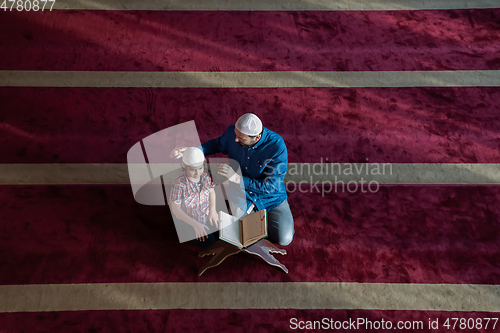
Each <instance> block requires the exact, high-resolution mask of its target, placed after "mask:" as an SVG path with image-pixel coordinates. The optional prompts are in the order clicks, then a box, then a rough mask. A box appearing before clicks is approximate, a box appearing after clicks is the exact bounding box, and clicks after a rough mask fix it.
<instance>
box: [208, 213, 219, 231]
mask: <svg viewBox="0 0 500 333" xmlns="http://www.w3.org/2000/svg"><path fill="white" fill-rule="evenodd" d="M208 220H209V221H210V224H211V225H215V226H216V227H217V228H218V227H219V215H218V214H217V212H216V211H213V210H210V214H209V215H208Z"/></svg>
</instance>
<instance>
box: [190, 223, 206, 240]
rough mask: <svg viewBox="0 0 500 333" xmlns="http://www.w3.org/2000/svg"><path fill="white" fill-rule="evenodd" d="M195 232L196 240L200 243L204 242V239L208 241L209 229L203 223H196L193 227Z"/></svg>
mask: <svg viewBox="0 0 500 333" xmlns="http://www.w3.org/2000/svg"><path fill="white" fill-rule="evenodd" d="M193 228H194V232H195V233H196V239H197V240H199V241H200V242H203V240H204V239H203V238H206V239H208V234H207V230H208V227H207V226H206V225H204V224H203V223H200V222H196V224H195V225H194V226H193Z"/></svg>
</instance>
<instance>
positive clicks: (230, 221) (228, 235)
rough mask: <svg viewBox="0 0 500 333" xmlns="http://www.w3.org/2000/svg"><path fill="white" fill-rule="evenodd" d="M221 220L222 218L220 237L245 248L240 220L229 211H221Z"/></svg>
mask: <svg viewBox="0 0 500 333" xmlns="http://www.w3.org/2000/svg"><path fill="white" fill-rule="evenodd" d="M219 220H220V233H219V238H220V239H222V240H224V241H226V242H228V243H231V244H233V245H236V246H237V247H239V248H243V244H241V241H240V237H241V230H240V221H239V220H238V219H237V218H236V217H234V216H231V215H229V214H227V213H224V212H222V211H221V212H219Z"/></svg>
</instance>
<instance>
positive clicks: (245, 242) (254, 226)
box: [219, 209, 267, 249]
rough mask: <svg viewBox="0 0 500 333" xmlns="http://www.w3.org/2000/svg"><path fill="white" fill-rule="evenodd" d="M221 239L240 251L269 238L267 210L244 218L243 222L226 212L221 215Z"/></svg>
mask: <svg viewBox="0 0 500 333" xmlns="http://www.w3.org/2000/svg"><path fill="white" fill-rule="evenodd" d="M219 221H220V231H219V238H220V239H222V240H224V241H226V242H228V243H231V244H233V245H236V246H237V247H239V248H240V249H242V248H245V247H248V246H250V245H252V244H254V243H257V242H258V241H259V240H261V239H262V238H264V237H266V236H267V216H266V210H265V209H263V210H259V211H258V212H255V213H252V214H249V215H246V216H244V217H243V218H242V219H241V220H238V219H237V218H236V217H234V216H232V215H229V214H227V213H224V212H220V213H219Z"/></svg>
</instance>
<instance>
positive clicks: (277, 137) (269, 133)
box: [264, 127, 285, 144]
mask: <svg viewBox="0 0 500 333" xmlns="http://www.w3.org/2000/svg"><path fill="white" fill-rule="evenodd" d="M264 128H265V130H266V133H267V138H268V140H270V141H274V142H276V143H279V144H285V140H283V138H282V137H281V135H279V134H278V133H276V132H274V131H271V130H270V129H269V128H267V127H264Z"/></svg>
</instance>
